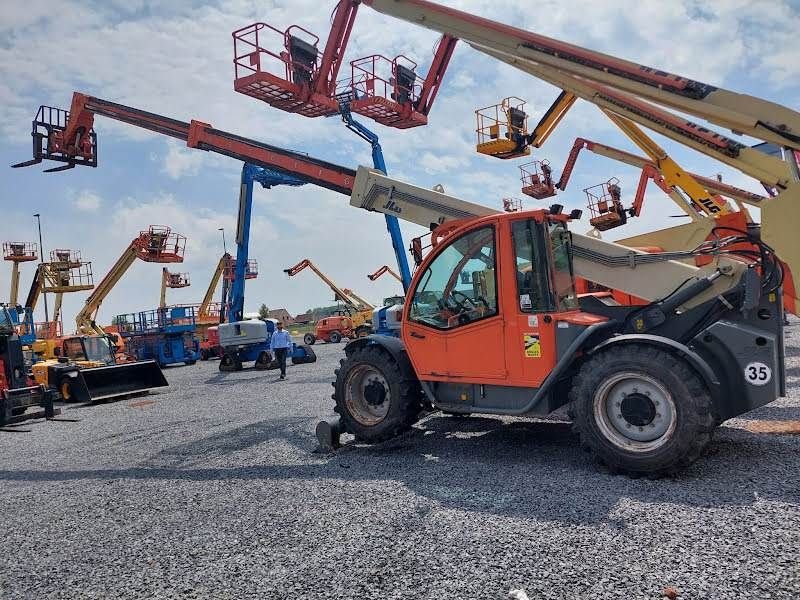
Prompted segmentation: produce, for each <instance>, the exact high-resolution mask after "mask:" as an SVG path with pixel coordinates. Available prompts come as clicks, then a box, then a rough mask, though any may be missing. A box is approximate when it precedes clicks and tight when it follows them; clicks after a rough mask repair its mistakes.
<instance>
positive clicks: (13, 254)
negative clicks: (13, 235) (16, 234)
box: [3, 242, 39, 262]
mask: <svg viewBox="0 0 800 600" xmlns="http://www.w3.org/2000/svg"><path fill="white" fill-rule="evenodd" d="M38 248H39V246H38V244H35V243H33V242H3V259H4V260H9V261H12V262H27V261H31V260H36V259H37V258H39V252H38Z"/></svg>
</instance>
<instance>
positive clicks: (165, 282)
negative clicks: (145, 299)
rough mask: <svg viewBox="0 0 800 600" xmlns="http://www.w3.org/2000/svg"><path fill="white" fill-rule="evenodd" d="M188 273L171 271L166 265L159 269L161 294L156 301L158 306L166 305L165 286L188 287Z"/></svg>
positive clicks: (174, 287)
mask: <svg viewBox="0 0 800 600" xmlns="http://www.w3.org/2000/svg"><path fill="white" fill-rule="evenodd" d="M190 285H191V282H190V281H189V274H188V273H171V272H170V271H169V269H167V267H164V268H163V269H161V296H160V299H159V301H158V306H159V308H166V306H167V288H169V289H171V290H172V289H179V288H185V287H189V286H190Z"/></svg>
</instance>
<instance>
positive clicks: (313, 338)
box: [303, 333, 317, 346]
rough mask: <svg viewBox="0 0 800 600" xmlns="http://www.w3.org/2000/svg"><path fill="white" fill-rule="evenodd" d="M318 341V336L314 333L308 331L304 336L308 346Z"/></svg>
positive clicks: (304, 341)
mask: <svg viewBox="0 0 800 600" xmlns="http://www.w3.org/2000/svg"><path fill="white" fill-rule="evenodd" d="M316 341H317V338H316V336H315V335H314V334H313V333H307V334H305V335H304V336H303V343H304V344H305V345H306V346H313V345H314V342H316Z"/></svg>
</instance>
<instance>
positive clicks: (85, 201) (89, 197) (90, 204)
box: [72, 190, 103, 212]
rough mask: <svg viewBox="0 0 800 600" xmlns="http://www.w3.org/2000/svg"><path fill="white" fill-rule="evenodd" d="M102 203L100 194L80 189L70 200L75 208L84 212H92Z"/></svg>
mask: <svg viewBox="0 0 800 600" xmlns="http://www.w3.org/2000/svg"><path fill="white" fill-rule="evenodd" d="M102 203H103V201H102V200H101V199H100V196H98V195H97V194H95V193H93V192H90V191H88V190H84V191H82V192H81V193H80V194H78V197H77V198H75V200H74V201H73V202H72V204H73V206H74V207H75V208H77V209H78V210H82V211H84V212H94V211H96V210H97V209H99V208H100V205H101V204H102Z"/></svg>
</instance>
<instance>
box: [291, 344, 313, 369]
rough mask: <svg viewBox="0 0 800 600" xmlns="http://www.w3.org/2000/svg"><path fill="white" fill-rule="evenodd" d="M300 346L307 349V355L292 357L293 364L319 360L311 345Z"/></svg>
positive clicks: (305, 363)
mask: <svg viewBox="0 0 800 600" xmlns="http://www.w3.org/2000/svg"><path fill="white" fill-rule="evenodd" d="M298 348H302V349H303V350H304V351H305V353H306V354H305V356H301V357H298V358H294V357H292V364H293V365H307V364H308V363H313V362H317V355H316V354H315V353H314V351H313V350H312V349H311V346H302V345H301V346H298Z"/></svg>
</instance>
